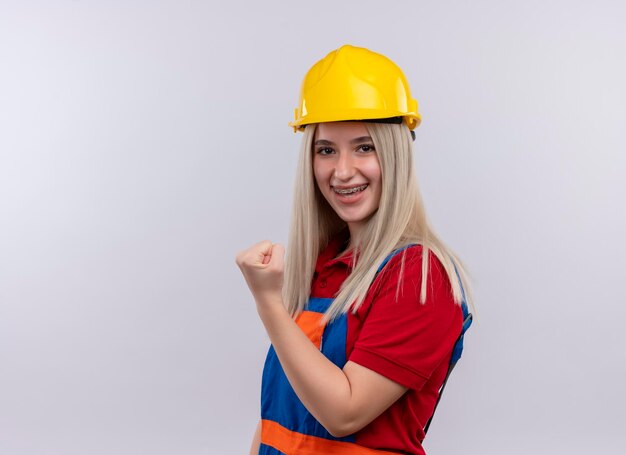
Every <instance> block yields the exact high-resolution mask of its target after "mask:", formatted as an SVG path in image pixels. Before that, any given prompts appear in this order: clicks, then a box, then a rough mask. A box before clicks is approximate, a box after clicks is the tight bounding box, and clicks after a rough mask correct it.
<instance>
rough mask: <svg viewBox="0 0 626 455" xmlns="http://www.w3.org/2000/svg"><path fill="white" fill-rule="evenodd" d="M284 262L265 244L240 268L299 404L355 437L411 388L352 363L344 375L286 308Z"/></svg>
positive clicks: (278, 249)
mask: <svg viewBox="0 0 626 455" xmlns="http://www.w3.org/2000/svg"><path fill="white" fill-rule="evenodd" d="M283 256H284V249H283V247H282V246H281V245H273V244H272V243H271V242H269V241H264V242H260V243H258V244H256V245H254V246H252V247H251V248H249V249H248V250H246V251H243V252H241V253H239V254H238V255H237V261H236V262H237V265H238V266H239V268H240V269H241V271H242V273H243V275H244V277H245V279H246V282H247V284H248V287H249V288H250V290H251V292H252V295H253V296H254V300H255V302H256V306H257V311H258V313H259V316H260V317H261V320H262V322H263V325H264V326H265V329H266V330H267V333H268V335H269V337H270V340H271V342H272V345H273V346H274V349H275V351H276V354H277V355H278V358H279V360H280V363H281V365H282V367H283V370H284V371H285V374H286V375H287V378H288V379H289V383H290V384H291V386H292V387H293V389H294V391H295V392H296V394H297V395H298V398H300V400H301V401H302V403H303V404H304V406H305V407H306V408H307V409H308V410H309V412H310V413H311V414H312V415H313V416H314V417H315V418H316V419H317V420H318V421H319V422H320V423H321V424H322V425H323V426H324V428H326V430H328V432H329V433H330V434H332V435H333V436H335V437H340V436H345V435H348V434H352V433H354V432H356V431H358V430H360V429H361V428H363V427H364V426H365V425H367V424H368V423H370V422H371V421H372V420H373V419H375V418H376V417H377V416H378V415H379V414H380V413H382V412H383V411H384V410H385V409H387V408H388V407H389V406H390V405H391V404H393V403H394V402H395V401H396V400H397V399H398V398H399V397H401V396H402V395H403V394H404V392H406V390H407V388H406V387H404V386H402V385H400V384H398V383H396V382H394V381H392V380H390V379H387V378H386V377H384V376H382V375H380V374H378V373H376V372H374V371H372V370H370V369H368V368H365V367H363V366H360V365H358V364H356V363H354V362H347V363H346V365H345V367H344V368H343V370H342V369H340V368H338V367H337V366H336V365H335V364H333V363H332V362H331V361H330V360H328V359H327V358H326V357H324V355H323V354H322V353H321V352H320V351H319V350H318V349H317V348H316V347H315V346H314V345H313V344H312V343H311V342H310V340H309V339H308V338H307V337H306V335H305V334H304V333H303V332H302V331H301V330H300V328H299V327H298V326H297V325H296V323H295V322H294V320H293V319H292V318H291V316H290V315H289V314H288V313H287V311H286V309H285V307H284V305H283V302H282V297H281V294H282V278H283V267H284V266H283V262H282V261H283Z"/></svg>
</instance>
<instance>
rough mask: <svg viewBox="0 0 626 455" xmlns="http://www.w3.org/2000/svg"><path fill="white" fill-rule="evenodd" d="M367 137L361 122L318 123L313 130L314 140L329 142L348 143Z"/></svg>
mask: <svg viewBox="0 0 626 455" xmlns="http://www.w3.org/2000/svg"><path fill="white" fill-rule="evenodd" d="M363 136H369V132H368V131H367V128H366V126H365V123H363V122H327V123H319V124H318V125H317V128H315V137H314V140H318V139H322V140H327V141H330V142H340V141H350V140H351V139H354V138H357V137H363Z"/></svg>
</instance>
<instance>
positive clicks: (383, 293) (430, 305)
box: [349, 245, 463, 390]
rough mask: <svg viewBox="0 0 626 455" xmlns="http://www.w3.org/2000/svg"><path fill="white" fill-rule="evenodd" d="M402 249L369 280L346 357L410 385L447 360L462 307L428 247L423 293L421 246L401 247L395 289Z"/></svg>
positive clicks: (422, 380)
mask: <svg viewBox="0 0 626 455" xmlns="http://www.w3.org/2000/svg"><path fill="white" fill-rule="evenodd" d="M401 256H402V253H399V254H396V255H395V256H394V257H393V258H392V259H391V260H390V261H389V263H388V264H387V266H386V267H385V268H384V269H383V270H382V271H381V273H379V275H378V276H377V278H376V280H375V281H374V283H373V284H372V288H371V292H373V297H372V298H373V300H372V303H371V305H368V307H367V309H366V311H367V312H366V313H365V314H362V315H360V317H361V318H365V320H364V322H363V326H362V329H361V332H360V333H359V335H358V338H357V340H356V342H355V345H354V350H353V351H352V353H351V355H350V358H349V360H351V361H353V362H355V363H358V364H359V365H362V366H364V367H366V368H369V369H370V370H373V371H375V372H377V373H379V374H381V375H383V376H385V377H387V378H389V379H391V380H392V381H395V382H397V383H399V384H401V385H403V386H405V387H408V388H410V389H415V390H419V389H421V388H422V386H423V385H424V383H425V382H426V381H427V380H428V378H429V377H430V375H431V374H432V372H433V371H434V370H435V369H436V368H437V366H438V365H440V363H441V362H443V361H445V362H448V361H449V359H450V355H451V353H452V347H453V346H454V343H455V341H456V339H457V338H458V336H459V334H460V333H461V326H462V319H463V313H462V311H461V307H460V306H459V305H457V304H455V303H454V300H453V298H452V291H451V289H450V282H449V280H448V277H447V274H446V273H445V270H444V269H443V266H442V265H441V263H440V262H439V259H437V257H436V256H435V255H434V254H433V253H432V252H431V253H430V255H429V271H428V283H427V298H426V302H425V303H424V304H421V303H420V302H419V294H420V287H421V283H422V280H421V278H422V273H421V270H422V247H421V246H419V245H418V246H412V247H409V248H408V249H407V250H406V258H405V263H404V271H403V272H404V273H403V277H404V278H403V280H402V284H401V286H400V289H399V291H398V298H397V301H396V289H397V284H398V278H399V274H400V259H401Z"/></svg>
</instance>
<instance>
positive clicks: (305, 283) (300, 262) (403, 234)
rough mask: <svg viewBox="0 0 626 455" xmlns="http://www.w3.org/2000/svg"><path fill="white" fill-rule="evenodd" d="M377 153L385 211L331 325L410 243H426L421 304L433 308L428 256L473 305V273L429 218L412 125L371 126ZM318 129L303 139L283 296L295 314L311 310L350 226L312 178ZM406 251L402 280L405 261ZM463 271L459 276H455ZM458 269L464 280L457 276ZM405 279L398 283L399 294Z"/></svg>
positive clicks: (371, 229) (363, 239) (455, 292)
mask: <svg viewBox="0 0 626 455" xmlns="http://www.w3.org/2000/svg"><path fill="white" fill-rule="evenodd" d="M365 126H366V128H367V129H368V131H369V134H370V136H371V137H372V140H373V142H374V148H375V149H376V151H377V156H378V160H379V162H380V169H381V175H382V191H381V196H380V203H379V207H378V210H377V211H376V212H375V213H374V214H373V215H372V217H371V218H370V219H369V220H368V222H367V225H366V226H365V227H364V229H363V231H362V232H361V234H360V243H359V244H358V245H355V246H354V247H355V250H356V251H355V254H354V258H356V255H357V251H358V256H359V257H358V262H356V264H354V268H353V270H352V273H351V274H350V275H349V276H348V277H347V278H346V280H345V281H344V282H343V284H342V285H341V288H340V290H339V293H338V294H337V296H336V297H335V299H334V302H333V303H332V305H331V306H330V308H329V309H328V310H327V312H326V314H325V317H324V319H325V320H328V319H334V318H336V317H337V316H339V315H341V314H343V313H346V312H347V311H349V310H350V309H352V310H353V311H356V310H357V309H358V308H359V306H360V305H361V304H362V303H363V300H364V299H365V296H366V295H367V292H368V289H369V288H370V285H371V284H372V282H373V281H374V279H375V277H376V271H377V270H378V268H379V266H380V265H381V264H382V262H383V260H384V259H385V258H386V257H387V255H388V254H389V253H391V252H392V251H394V250H395V249H397V248H400V247H403V246H406V245H409V244H420V245H422V249H423V251H422V277H423V279H422V280H421V288H420V302H421V303H422V304H423V303H425V302H426V296H427V286H426V284H427V277H428V268H429V261H428V258H429V256H430V254H429V251H432V253H433V254H434V255H435V256H436V257H437V258H438V259H439V261H440V262H441V264H442V265H443V268H444V270H445V272H446V274H447V276H448V278H449V281H450V285H451V290H452V296H453V298H454V301H455V302H456V303H457V304H459V305H460V304H461V302H462V291H461V285H460V283H459V278H460V281H461V282H462V283H463V288H464V290H465V297H466V301H467V303H468V304H469V305H472V297H471V290H470V289H469V281H468V278H467V277H468V274H467V272H466V270H465V267H464V266H463V264H462V263H461V261H460V259H459V258H458V257H457V256H456V254H454V252H453V251H452V250H451V249H450V248H448V247H447V246H446V245H445V244H444V243H443V242H442V241H441V240H440V239H439V237H438V236H437V235H436V234H435V232H434V231H433V229H432V228H431V227H430V225H429V223H428V220H427V218H426V213H425V210H424V204H423V202H422V197H421V195H420V191H419V188H418V185H417V179H416V176H415V172H414V168H413V141H412V138H411V134H410V131H409V129H408V128H407V126H406V125H405V124H400V125H396V124H383V123H370V122H366V123H365ZM315 127H316V126H315V125H314V124H313V125H307V126H306V129H305V131H304V137H303V139H302V147H301V151H300V159H299V162H298V168H297V172H296V183H295V191H294V203H293V211H292V219H291V228H290V231H289V247H288V249H287V254H286V258H285V279H284V285H283V298H284V302H285V305H286V307H287V309H288V311H289V312H290V314H291V315H292V316H296V315H298V314H299V313H300V312H302V310H303V309H304V307H305V304H306V302H307V300H308V298H309V294H310V291H311V281H312V279H313V273H314V271H315V263H316V261H317V257H318V255H319V253H320V252H321V251H322V249H323V248H325V247H326V246H327V244H328V242H329V241H330V239H331V238H332V237H333V236H334V235H335V234H336V233H337V232H338V231H340V230H341V229H342V228H344V227H345V226H346V223H345V222H344V221H343V220H341V219H340V218H339V217H338V216H337V214H336V213H335V212H334V210H333V209H332V208H331V207H330V205H329V204H328V202H327V201H326V200H325V198H324V196H323V195H322V194H321V192H320V191H319V189H318V188H317V185H316V183H315V178H314V176H313V148H312V143H313V137H314V134H315ZM405 253H406V250H405V251H404V252H403V253H402V258H401V265H400V267H401V268H400V277H401V278H400V279H402V274H403V267H404V257H405ZM455 268H456V271H455ZM457 271H458V278H457ZM399 289H400V281H399V282H398V290H399Z"/></svg>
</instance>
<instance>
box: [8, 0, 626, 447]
mask: <svg viewBox="0 0 626 455" xmlns="http://www.w3.org/2000/svg"><path fill="white" fill-rule="evenodd" d="M625 23H626V6H625V5H624V3H623V2H621V1H618V0H616V1H596V2H583V1H550V0H528V1H497V0H494V1H480V0H477V1H471V2H469V1H456V2H450V1H437V2H435V1H430V2H425V1H415V0H414V1H410V2H409V1H395V2H387V3H385V2H381V1H363V0H361V1H343V2H341V1H320V0H317V1H315V2H287V1H285V2H277V1H263V2H252V1H250V2H247V3H246V2H241V1H231V2H208V1H205V2H201V1H108V2H96V1H92V2H89V1H56V2H44V1H41V2H30V1H15V2H7V1H1V2H0V453H1V454H2V455H4V454H7V455H27V454H28V455H31V454H32V455H35V454H37V455H39V454H42V455H43V454H45V455H56V454H63V455H74V454H76V455H78V454H90V455H100V454H151V455H157V454H240V453H245V452H246V451H247V448H248V446H249V442H250V439H251V436H252V432H253V429H254V426H255V423H256V421H257V419H258V412H259V411H258V408H259V388H260V377H261V369H262V363H263V360H264V355H265V352H266V349H267V346H268V340H267V336H266V335H265V333H264V330H263V327H262V325H261V324H260V322H259V320H258V317H257V315H256V312H255V309H254V304H253V301H252V300H251V297H250V294H249V292H248V290H247V288H246V286H245V284H244V282H243V279H242V278H241V276H240V273H239V270H238V269H237V267H236V265H235V262H234V258H235V254H236V253H237V251H239V250H240V249H243V248H245V247H247V246H249V245H250V244H252V243H255V242H257V241H259V240H262V239H265V238H268V239H271V240H273V241H275V242H283V243H284V242H285V241H286V238H287V230H288V222H289V214H290V208H291V196H292V186H293V178H294V173H295V161H296V155H297V150H298V146H299V140H300V138H301V135H300V134H297V135H296V134H294V133H293V132H292V131H291V130H290V129H289V128H288V126H287V122H288V121H290V120H291V119H292V116H293V108H294V107H295V106H296V102H297V97H298V90H299V86H300V82H301V80H302V78H303V76H304V74H305V72H306V71H307V70H308V68H309V67H310V66H311V65H313V63H315V62H316V61H317V60H318V59H320V58H322V57H324V55H326V53H327V52H329V51H331V50H333V49H335V48H337V47H339V46H340V45H342V44H346V43H350V44H354V45H359V46H364V47H368V48H370V49H372V50H374V51H377V52H380V53H383V54H385V55H387V56H389V57H390V58H391V59H392V60H394V61H395V62H396V63H398V64H399V65H400V66H401V68H403V70H404V71H405V73H406V75H407V77H408V80H409V82H410V84H411V87H412V90H413V94H414V96H415V97H416V98H417V100H418V101H419V103H420V110H421V111H422V114H423V119H424V120H423V123H422V125H421V126H420V127H419V128H418V130H417V141H416V143H415V144H416V152H415V153H416V167H417V172H418V177H419V180H420V185H421V188H422V191H423V195H424V199H425V202H426V206H427V209H428V213H429V215H430V218H431V220H432V223H433V225H434V226H435V228H436V230H437V231H438V232H439V234H440V235H441V236H442V237H443V238H444V240H445V241H446V242H447V243H448V244H449V245H451V246H452V247H453V248H454V249H455V250H456V251H457V252H458V253H459V254H460V255H461V257H462V258H463V259H464V260H465V262H466V263H467V264H468V266H469V268H470V270H471V272H472V274H473V278H474V289H475V294H476V301H477V303H478V306H479V310H480V311H479V313H480V314H479V316H480V320H479V321H478V323H476V324H475V325H474V326H473V327H472V329H471V330H470V332H469V334H468V336H467V337H466V351H465V353H464V356H463V359H462V360H461V363H460V364H459V366H458V367H457V369H456V370H455V372H454V374H453V376H452V378H451V380H450V382H449V385H448V389H447V391H446V394H445V396H444V398H443V400H442V404H441V406H440V408H439V410H438V412H437V415H436V417H435V420H434V423H433V426H432V428H431V431H430V433H429V435H428V437H427V439H426V449H427V451H428V453H429V455H442V454H460V453H462V454H481V455H484V454H508V455H509V454H527V453H533V454H553V453H562V454H565V453H567V454H588V453H597V454H618V453H619V454H621V453H623V450H624V447H625V446H626V436H624V435H625V434H626V433H625V432H624V430H623V425H624V423H626V418H625V417H626V416H625V411H624V408H625V406H626V398H625V393H624V391H623V384H624V378H625V377H626V374H625V373H626V355H625V349H624V335H623V333H624V320H625V317H626V310H625V308H624V304H625V303H626V302H625V298H624V286H623V285H624V278H625V275H626V274H625V269H626V267H625V266H624V260H625V258H626V247H625V242H624V232H625V231H626V215H625V214H624V198H625V196H626V159H625V158H624V156H625V155H624V154H625V152H626V127H625V126H624V122H625V119H626V89H625V87H626V84H625V82H624V81H626V27H625V26H624V24H625Z"/></svg>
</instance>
